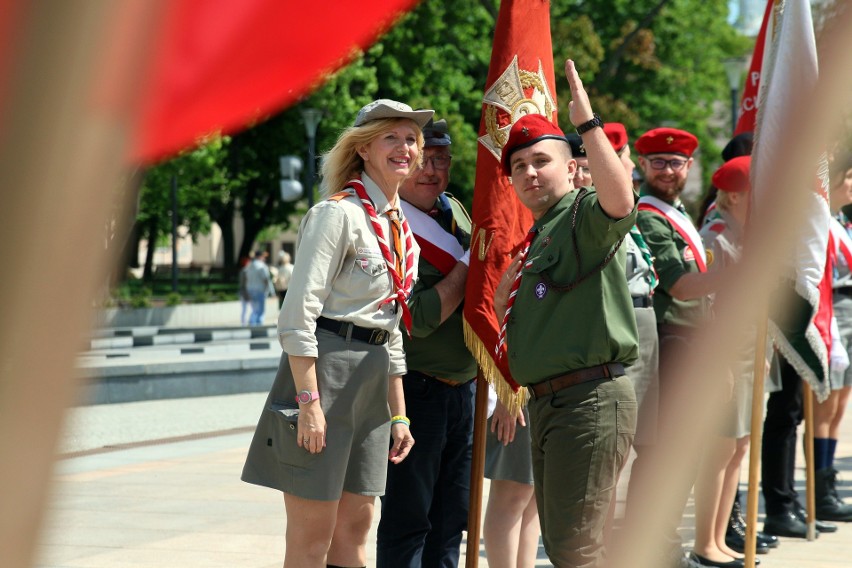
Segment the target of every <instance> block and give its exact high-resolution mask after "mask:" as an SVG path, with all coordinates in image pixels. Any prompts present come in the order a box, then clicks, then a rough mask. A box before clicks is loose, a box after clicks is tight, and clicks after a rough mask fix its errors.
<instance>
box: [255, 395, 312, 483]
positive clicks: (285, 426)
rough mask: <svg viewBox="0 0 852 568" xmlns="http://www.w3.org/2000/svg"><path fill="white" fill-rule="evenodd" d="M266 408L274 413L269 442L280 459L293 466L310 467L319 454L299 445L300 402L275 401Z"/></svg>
mask: <svg viewBox="0 0 852 568" xmlns="http://www.w3.org/2000/svg"><path fill="white" fill-rule="evenodd" d="M266 410H267V412H270V413H271V414H272V424H271V427H272V428H271V437H270V438H269V440H268V442H267V443H268V445H270V446H272V449H273V451H274V452H275V455H276V456H277V457H278V461H279V462H281V463H283V464H287V465H291V466H293V467H301V468H304V467H308V466H309V465H310V464H311V463H312V462H313V461H315V459H316V457H317V454H312V453H310V452H309V451H307V450H305V449H303V448H300V447H299V446H298V438H297V436H298V435H299V427H298V422H299V404H298V403H297V402H283V401H273V402H272V403H270V405H269V407H267V409H266Z"/></svg>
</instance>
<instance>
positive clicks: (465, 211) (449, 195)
mask: <svg viewBox="0 0 852 568" xmlns="http://www.w3.org/2000/svg"><path fill="white" fill-rule="evenodd" d="M444 195H446V196H447V198H448V199H449V200H450V201H454V202H455V203H456V205H458V208H455V207H454V208H453V209H458V210H459V211H461V212H462V214H463V215H464V216H465V217H466V218H467V220H468V222H469V223H471V222H472V220H471V218H470V214H469V213H468V212H467V209H465V207H464V205H462V202H461V201H459V200H458V199H456V198H455V197H454V196H453V194H452V193H450V192H449V191H445V192H444Z"/></svg>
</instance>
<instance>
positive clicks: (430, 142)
mask: <svg viewBox="0 0 852 568" xmlns="http://www.w3.org/2000/svg"><path fill="white" fill-rule="evenodd" d="M423 139H424V140H425V141H426V144H425V145H424V146H425V147H426V148H429V147H430V146H449V145H450V144H452V143H453V140H452V138H450V130H449V128H448V127H447V121H446V120H444V119H443V118H442V119H441V120H434V121H433V120H431V119H430V120H429V122H428V123H426V126H424V127H423Z"/></svg>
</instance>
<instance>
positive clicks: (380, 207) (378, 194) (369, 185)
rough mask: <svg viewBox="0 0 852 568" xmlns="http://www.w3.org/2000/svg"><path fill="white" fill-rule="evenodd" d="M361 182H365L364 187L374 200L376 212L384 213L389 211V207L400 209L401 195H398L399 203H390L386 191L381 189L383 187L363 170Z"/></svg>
mask: <svg viewBox="0 0 852 568" xmlns="http://www.w3.org/2000/svg"><path fill="white" fill-rule="evenodd" d="M361 183H363V184H364V189H365V190H367V196H368V197H369V198H370V199H371V200H372V201H373V206H374V207H375V208H376V213H377V214H378V215H382V214H384V213H387V211H388V209H393V208H396V209H399V203H398V202H399V197H397V203H396V205H395V206H392V205H391V204H390V203H388V199H387V197H385V192H384V191H382V190H381V188H380V187H379V186H378V185H377V184H376V182H374V181H373V180H372V178H370V176H368V175H367V173H366V172H361Z"/></svg>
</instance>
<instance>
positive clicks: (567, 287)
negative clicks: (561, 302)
mask: <svg viewBox="0 0 852 568" xmlns="http://www.w3.org/2000/svg"><path fill="white" fill-rule="evenodd" d="M589 195H590V194H589V191H588V190H587V189H586V188H585V187H583V188H580V193H579V194H577V198H576V199H575V200H574V204H573V205H572V207H571V238H572V239H573V241H574V243H573V244H574V258H575V259H576V261H577V269H578V270H579V269H580V267H581V266H582V264H581V262H580V245H579V244H578V243H577V212H578V211H579V209H580V201H582V200H583V199H584V198H586V197H588V196H589ZM623 242H624V237H621V239H619V241H618V242H617V243H615V245H614V246H613V247H612V249H611V250H610V251H609V253H608V254H607V255H606V258H604V259H603V261H602V262H601V263H600V264H599V265H598V266H596V267H595V268H593V269H592V270H590V271H589V272H587V273H586V274H583V275H582V276H580V277H578V278H577V279H576V280H574V281H573V282H568V283H567V284H561V283H559V282H555V281H554V280H553V279H551V278H550V276H549V275H548V274H547V271H545V270H542V272H541V279H542V280H543V281H544V283H545V284H547V285H548V287H550V288H552V289H553V290H556V291H557V292H570V291H571V290H573V289H574V288H576V287H577V286H579V285H580V284H582V283H583V282H585V281H586V280H588V279H589V278H591V277H592V276H594V275H595V274H597V273H598V272H601V271H602V270H603V269H604V267H606V265H607V264H609V263H610V261H611V260H612V259H613V257H615V253H617V252H618V249H619V247H621V243H623Z"/></svg>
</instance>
